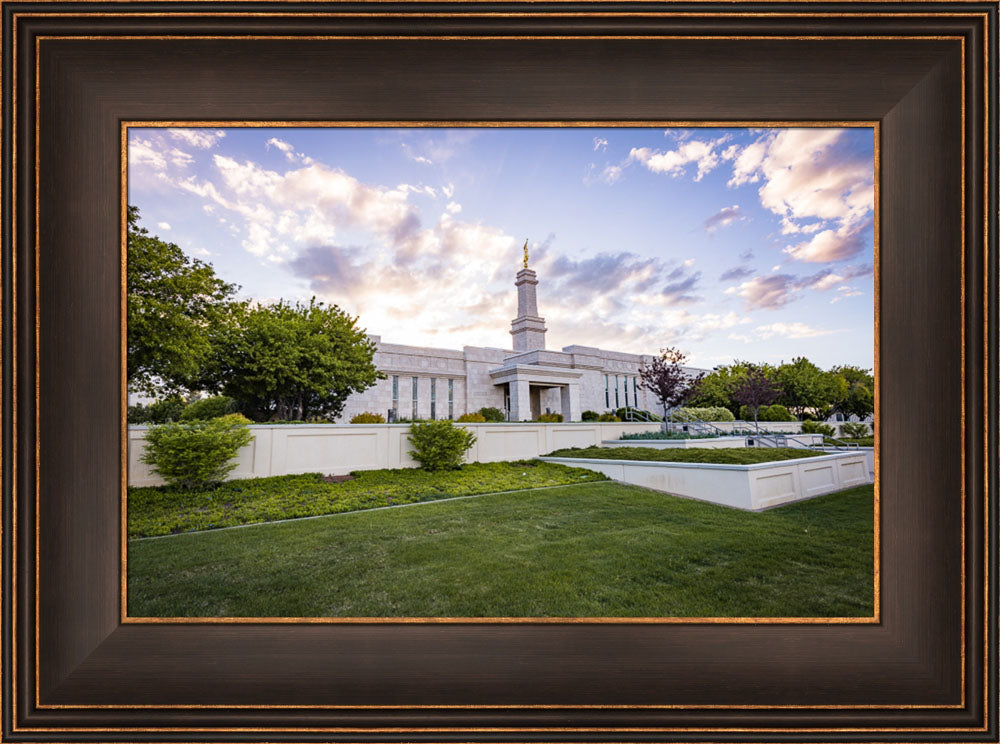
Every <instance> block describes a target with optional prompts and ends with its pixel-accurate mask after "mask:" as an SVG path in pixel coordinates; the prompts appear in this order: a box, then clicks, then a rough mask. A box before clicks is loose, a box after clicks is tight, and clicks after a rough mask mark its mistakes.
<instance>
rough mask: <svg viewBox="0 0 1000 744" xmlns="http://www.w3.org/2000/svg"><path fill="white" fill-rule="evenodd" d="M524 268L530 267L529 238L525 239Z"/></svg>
mask: <svg viewBox="0 0 1000 744" xmlns="http://www.w3.org/2000/svg"><path fill="white" fill-rule="evenodd" d="M524 268H528V240H527V238H525V241H524Z"/></svg>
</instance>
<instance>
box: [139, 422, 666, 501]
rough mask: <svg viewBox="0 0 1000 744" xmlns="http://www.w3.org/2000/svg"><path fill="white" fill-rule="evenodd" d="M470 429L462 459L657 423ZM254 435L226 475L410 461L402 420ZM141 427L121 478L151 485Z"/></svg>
mask: <svg viewBox="0 0 1000 744" xmlns="http://www.w3.org/2000/svg"><path fill="white" fill-rule="evenodd" d="M460 426H463V427H465V428H467V429H470V430H471V431H472V432H473V433H474V434H475V435H476V443H475V444H474V445H472V449H470V450H469V452H468V453H467V454H466V461H467V462H499V461H503V460H526V459H530V458H533V457H538V456H539V455H542V454H545V453H546V452H552V451H553V450H557V449H562V448H564V447H591V446H595V445H598V444H600V443H601V442H602V441H603V440H605V439H609V438H611V437H618V436H621V435H622V433H628V434H634V433H637V432H641V431H657V430H658V429H659V424H655V423H653V424H646V423H644V424H632V423H625V422H610V423H606V422H586V423H568V424H506V423H504V424H460ZM250 431H251V433H252V434H253V435H254V440H253V441H252V442H251V443H250V444H248V445H247V446H246V447H243V448H242V449H241V450H240V451H239V454H238V455H237V458H236V459H237V466H236V469H235V470H234V471H233V472H232V473H230V475H229V477H230V478H231V479H232V478H263V477H266V476H271V475H291V474H293V473H314V472H319V473H323V474H325V475H345V474H347V473H350V472H351V471H353V470H380V469H382V468H412V467H416V466H417V463H416V462H414V461H413V460H412V459H411V458H410V456H409V452H410V443H409V441H407V438H406V436H407V434H409V433H410V425H409V424H315V425H313V424H292V425H284V426H282V425H273V426H263V425H258V426H253V425H251V426H250ZM145 436H146V427H144V426H130V427H129V429H128V484H129V485H130V486H158V485H161V484H162V483H163V480H162V479H161V478H160V477H159V476H158V475H156V473H154V472H152V470H151V469H150V467H149V465H147V464H146V463H144V462H142V460H141V457H142V454H143V452H144V451H145Z"/></svg>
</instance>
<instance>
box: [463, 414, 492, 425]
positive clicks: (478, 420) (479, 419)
mask: <svg viewBox="0 0 1000 744" xmlns="http://www.w3.org/2000/svg"><path fill="white" fill-rule="evenodd" d="M458 422H459V423H460V424H485V423H486V417H485V416H484V415H483V414H481V413H463V414H462V415H461V416H459V417H458Z"/></svg>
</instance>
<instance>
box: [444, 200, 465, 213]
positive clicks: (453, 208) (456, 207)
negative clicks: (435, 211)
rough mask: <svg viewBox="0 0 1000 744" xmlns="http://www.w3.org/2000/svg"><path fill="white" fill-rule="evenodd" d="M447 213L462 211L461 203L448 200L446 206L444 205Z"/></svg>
mask: <svg viewBox="0 0 1000 744" xmlns="http://www.w3.org/2000/svg"><path fill="white" fill-rule="evenodd" d="M445 210H446V211H447V212H448V214H458V213H459V212H461V211H462V205H461V204H459V203H458V202H448V206H447V207H445Z"/></svg>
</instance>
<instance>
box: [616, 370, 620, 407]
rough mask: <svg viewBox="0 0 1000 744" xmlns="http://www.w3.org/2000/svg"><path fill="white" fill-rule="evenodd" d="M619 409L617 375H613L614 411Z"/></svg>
mask: <svg viewBox="0 0 1000 744" xmlns="http://www.w3.org/2000/svg"><path fill="white" fill-rule="evenodd" d="M620 407H621V404H620V403H619V402H618V375H615V409H616V410H617V409H618V408H620Z"/></svg>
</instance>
